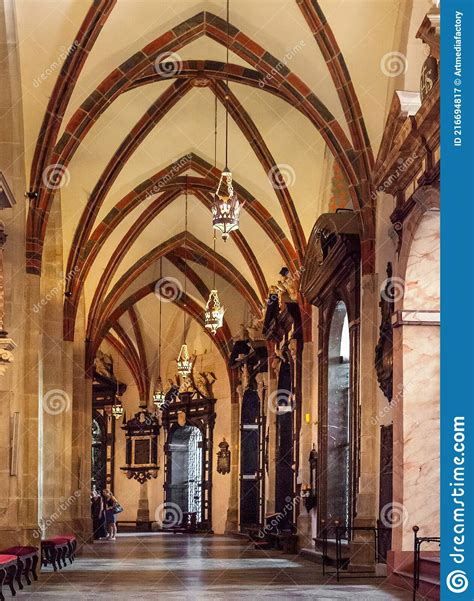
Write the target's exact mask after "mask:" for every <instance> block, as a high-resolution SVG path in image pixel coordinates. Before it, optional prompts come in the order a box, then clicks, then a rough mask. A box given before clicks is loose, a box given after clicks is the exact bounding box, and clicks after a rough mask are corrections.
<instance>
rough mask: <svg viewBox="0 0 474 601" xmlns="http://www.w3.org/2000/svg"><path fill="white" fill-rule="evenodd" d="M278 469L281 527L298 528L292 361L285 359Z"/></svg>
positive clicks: (280, 385) (277, 506) (280, 379)
mask: <svg viewBox="0 0 474 601" xmlns="http://www.w3.org/2000/svg"><path fill="white" fill-rule="evenodd" d="M275 408H276V411H277V416H276V436H277V441H276V442H277V448H276V469H275V511H276V513H278V514H280V517H279V528H280V529H281V530H293V528H294V520H293V513H294V504H293V498H294V485H295V482H294V481H295V470H294V467H293V466H294V452H293V427H294V424H293V419H294V418H293V403H292V385H291V368H290V364H289V363H288V362H286V361H283V362H282V363H281V366H280V370H279V373H278V395H277V402H276V407H275Z"/></svg>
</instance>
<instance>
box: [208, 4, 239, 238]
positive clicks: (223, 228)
mask: <svg viewBox="0 0 474 601" xmlns="http://www.w3.org/2000/svg"><path fill="white" fill-rule="evenodd" d="M226 53H227V54H226V95H225V168H224V171H223V172H222V173H221V177H220V179H219V185H218V186H217V190H216V193H215V195H214V201H213V203H212V208H211V211H212V227H213V228H214V229H216V230H218V231H220V232H221V235H222V239H223V240H224V242H225V241H226V240H227V238H228V237H229V234H230V233H231V232H233V231H235V230H238V229H239V219H240V210H241V208H242V206H243V203H241V202H240V201H239V199H238V198H237V194H236V193H235V191H234V184H233V182H232V172H231V171H230V169H229V167H228V166H227V165H228V157H229V0H227V48H226Z"/></svg>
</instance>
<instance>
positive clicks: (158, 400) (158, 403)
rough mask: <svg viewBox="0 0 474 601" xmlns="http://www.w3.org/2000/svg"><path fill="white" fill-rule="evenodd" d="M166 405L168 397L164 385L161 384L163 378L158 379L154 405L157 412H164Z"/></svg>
mask: <svg viewBox="0 0 474 601" xmlns="http://www.w3.org/2000/svg"><path fill="white" fill-rule="evenodd" d="M165 403H166V395H165V392H164V390H163V384H162V382H161V378H158V382H157V387H156V389H155V392H154V393H153V404H154V405H155V407H156V409H157V411H163V408H164V406H165Z"/></svg>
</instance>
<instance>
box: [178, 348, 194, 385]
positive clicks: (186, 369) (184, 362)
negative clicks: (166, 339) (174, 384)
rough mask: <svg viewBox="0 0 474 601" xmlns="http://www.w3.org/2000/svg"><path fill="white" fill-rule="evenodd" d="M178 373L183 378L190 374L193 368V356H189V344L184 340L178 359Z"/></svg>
mask: <svg viewBox="0 0 474 601" xmlns="http://www.w3.org/2000/svg"><path fill="white" fill-rule="evenodd" d="M177 363H178V373H179V375H180V376H183V378H186V377H187V376H189V374H190V373H191V372H192V370H193V362H192V360H191V357H190V356H189V351H188V345H187V344H186V343H185V342H184V343H183V344H182V345H181V350H180V351H179V355H178V359H177Z"/></svg>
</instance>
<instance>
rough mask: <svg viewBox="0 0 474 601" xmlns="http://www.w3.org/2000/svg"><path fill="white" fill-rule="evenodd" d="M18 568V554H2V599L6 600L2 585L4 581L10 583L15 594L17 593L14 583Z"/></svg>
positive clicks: (0, 576)
mask: <svg viewBox="0 0 474 601" xmlns="http://www.w3.org/2000/svg"><path fill="white" fill-rule="evenodd" d="M16 570H17V556H16V555H7V554H5V555H3V554H2V555H0V600H1V601H5V597H4V596H3V592H2V586H3V584H4V583H6V584H8V586H9V587H10V590H11V593H12V595H13V596H15V595H16V591H15V587H14V583H15V576H16Z"/></svg>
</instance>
